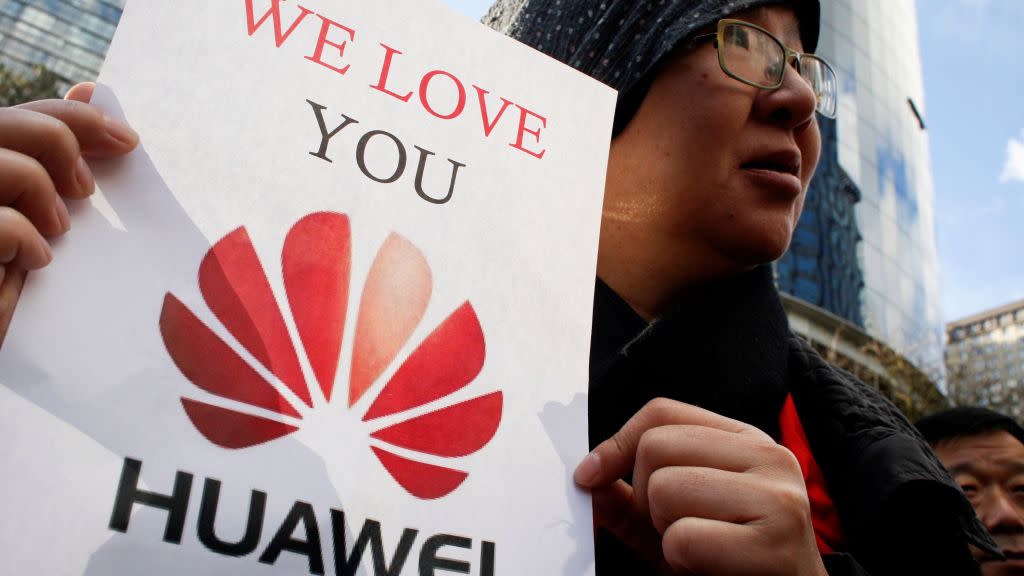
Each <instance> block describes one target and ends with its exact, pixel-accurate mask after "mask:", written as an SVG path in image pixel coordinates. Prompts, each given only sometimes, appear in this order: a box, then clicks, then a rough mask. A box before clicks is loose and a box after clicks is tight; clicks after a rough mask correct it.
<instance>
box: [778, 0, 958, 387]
mask: <svg viewBox="0 0 1024 576" xmlns="http://www.w3.org/2000/svg"><path fill="white" fill-rule="evenodd" d="M821 4H822V28H821V42H820V44H819V46H818V50H817V52H818V53H819V54H821V55H822V56H824V57H825V58H826V59H828V60H829V61H830V62H831V63H832V64H833V66H834V67H835V69H836V73H837V74H838V75H839V81H840V95H839V114H838V117H837V119H836V120H835V121H829V120H823V122H822V136H823V146H822V158H821V164H820V167H819V171H818V173H817V175H816V177H815V180H814V182H813V183H812V185H811V191H810V193H809V195H808V200H807V207H806V209H805V212H804V215H803V217H802V218H801V221H800V224H799V227H798V230H797V232H796V234H795V236H794V239H793V245H792V248H791V250H790V252H789V253H788V254H787V256H786V257H785V258H784V259H783V260H782V261H780V262H779V265H778V267H777V272H778V280H779V285H780V288H781V289H782V290H783V291H784V292H786V293H788V294H789V295H791V296H793V297H795V299H796V304H797V305H800V304H810V305H812V306H811V307H809V308H813V309H816V310H817V311H819V312H822V313H823V314H818V316H831V317H832V319H833V320H837V322H834V323H833V324H836V325H840V324H842V325H846V326H848V327H849V328H850V329H851V330H852V331H856V330H860V331H862V332H863V333H864V334H865V335H866V336H867V337H869V338H870V339H871V340H873V341H874V342H875V343H876V344H881V345H883V346H885V347H888V348H889V349H891V350H892V351H894V352H895V353H896V354H897V355H899V356H900V357H902V358H905V359H907V360H909V361H910V363H911V364H912V365H913V366H915V367H916V368H918V369H919V370H920V371H922V372H923V373H924V374H926V375H927V376H928V379H929V380H931V381H932V382H934V383H935V384H937V385H938V386H939V388H940V389H942V390H944V369H943V355H942V345H943V334H944V326H943V323H942V314H941V309H940V295H939V277H938V265H937V261H938V259H937V255H936V241H935V229H934V227H935V223H934V221H935V217H934V213H933V204H934V195H933V190H932V180H931V166H930V156H929V148H928V136H927V132H926V131H925V128H926V126H925V115H924V110H925V108H924V106H925V102H924V86H923V79H922V72H921V57H920V51H919V46H918V37H917V15H916V10H915V6H914V1H913V0H822V3H821ZM798 307H799V306H798ZM812 315H813V314H812ZM851 330H847V331H848V332H849V331H851Z"/></svg>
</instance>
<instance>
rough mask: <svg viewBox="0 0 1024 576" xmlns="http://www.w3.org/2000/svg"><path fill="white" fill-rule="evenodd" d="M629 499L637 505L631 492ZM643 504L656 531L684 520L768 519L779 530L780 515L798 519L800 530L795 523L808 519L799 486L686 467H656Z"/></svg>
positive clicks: (803, 493) (781, 520)
mask: <svg viewBox="0 0 1024 576" xmlns="http://www.w3.org/2000/svg"><path fill="white" fill-rule="evenodd" d="M634 498H636V499H637V500H638V501H639V495H638V494H636V493H635V492H634ZM647 505H648V506H649V509H650V517H651V523H652V524H653V525H654V528H655V529H656V530H657V531H658V532H659V533H663V532H665V530H666V529H668V527H669V526H670V525H671V524H672V523H673V522H675V521H676V520H678V519H680V518H684V517H687V516H694V517H697V518H707V519H709V520H721V521H723V522H733V523H735V524H745V523H748V522H758V521H761V520H766V519H772V521H774V522H777V523H779V526H780V527H782V529H785V528H786V527H785V526H783V524H784V523H785V521H784V520H783V519H782V516H785V517H787V518H789V517H791V518H794V519H798V520H797V521H795V522H794V523H793V525H792V526H791V528H792V529H793V530H800V529H802V528H803V527H804V526H803V524H801V522H802V521H803V519H805V518H809V517H810V504H808V500H807V493H806V491H805V490H804V489H803V486H802V484H798V483H796V482H782V481H766V480H765V479H764V478H763V477H761V476H756V475H753V474H743V473H740V472H726V471H724V470H716V469H714V468H700V467H692V466H672V467H668V468H660V469H658V470H657V471H655V472H654V474H651V478H650V484H649V490H648V494H647Z"/></svg>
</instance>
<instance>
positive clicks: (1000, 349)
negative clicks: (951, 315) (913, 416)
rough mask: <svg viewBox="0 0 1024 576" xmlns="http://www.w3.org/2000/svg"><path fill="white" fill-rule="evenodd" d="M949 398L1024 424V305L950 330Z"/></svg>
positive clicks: (954, 324) (996, 311) (972, 319)
mask: <svg viewBox="0 0 1024 576" xmlns="http://www.w3.org/2000/svg"><path fill="white" fill-rule="evenodd" d="M946 335H947V337H948V344H947V345H946V374H947V378H948V382H949V397H950V400H952V401H953V403H955V404H959V405H981V406H987V407H989V408H992V409H993V410H998V411H1000V412H1003V413H1004V414H1008V415H1010V416H1013V417H1014V418H1016V419H1017V420H1018V421H1020V422H1024V300H1020V301H1018V302H1014V303H1012V304H1007V305H1005V306H1000V307H999V308H993V309H992V310H987V311H985V312H982V313H980V314H975V315H974V316H970V317H967V318H964V319H962V320H957V321H956V322H952V323H950V324H949V325H948V326H947V327H946Z"/></svg>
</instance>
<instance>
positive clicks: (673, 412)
mask: <svg viewBox="0 0 1024 576" xmlns="http://www.w3.org/2000/svg"><path fill="white" fill-rule="evenodd" d="M675 424H690V425H696V426H707V427H710V428H717V429H719V430H724V431H726V432H733V433H736V434H750V435H753V436H757V437H768V438H770V437H769V436H768V435H767V434H765V433H764V432H762V431H760V430H758V429H757V428H755V427H753V426H751V425H749V424H744V423H743V422H739V421H737V420H733V419H731V418H726V417H725V416H720V415H718V414H715V413H714V412H709V411H707V410H704V409H703V408H698V407H696V406H691V405H689V404H683V403H682V402H676V401H674V400H666V399H664V398H658V399H655V400H652V401H650V402H648V403H647V405H646V406H644V407H643V408H642V409H640V411H639V412H637V413H636V414H634V415H633V417H632V418H630V419H629V421H628V422H626V424H625V425H624V426H623V427H622V429H621V430H619V431H618V432H616V433H615V435H613V436H612V437H611V438H609V439H608V440H605V441H604V442H602V443H600V444H598V446H597V448H595V449H594V450H593V451H591V453H590V454H588V455H587V456H586V457H585V458H584V459H583V462H581V463H580V465H579V467H577V469H576V474H575V479H576V482H577V483H578V484H580V485H581V486H584V487H587V488H590V487H594V486H603V485H607V484H610V483H612V482H614V481H615V480H617V479H619V478H622V477H623V476H625V475H626V474H627V473H628V472H629V471H630V470H632V469H633V465H634V464H635V463H636V450H637V446H638V445H639V443H640V438H641V437H642V436H643V434H644V433H645V432H647V431H648V430H650V429H651V428H655V427H658V426H665V425H675Z"/></svg>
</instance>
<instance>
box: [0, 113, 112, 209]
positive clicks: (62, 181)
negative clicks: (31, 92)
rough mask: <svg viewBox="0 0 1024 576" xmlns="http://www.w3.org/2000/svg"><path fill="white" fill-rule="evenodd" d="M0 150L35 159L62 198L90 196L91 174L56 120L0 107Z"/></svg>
mask: <svg viewBox="0 0 1024 576" xmlns="http://www.w3.org/2000/svg"><path fill="white" fill-rule="evenodd" d="M0 148H6V149H8V150H13V151H15V152H19V153H21V154H24V155H26V156H30V157H32V158H35V159H36V160H37V161H38V162H39V163H40V164H42V165H43V167H44V168H46V172H47V173H48V174H49V175H50V180H52V181H53V183H54V185H55V186H56V188H57V191H58V192H59V193H60V194H62V195H65V196H70V197H73V198H84V197H85V196H88V195H89V194H91V193H92V174H91V173H90V172H89V167H88V166H86V165H85V162H84V161H83V160H82V156H81V150H80V148H79V146H78V140H77V139H76V138H75V134H74V133H73V132H72V131H71V129H70V128H69V127H68V126H67V125H66V124H64V123H63V122H61V121H60V120H58V119H57V118H54V117H52V116H48V115H46V114H42V113H39V112H34V111H32V110H23V109H19V108H0Z"/></svg>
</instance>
